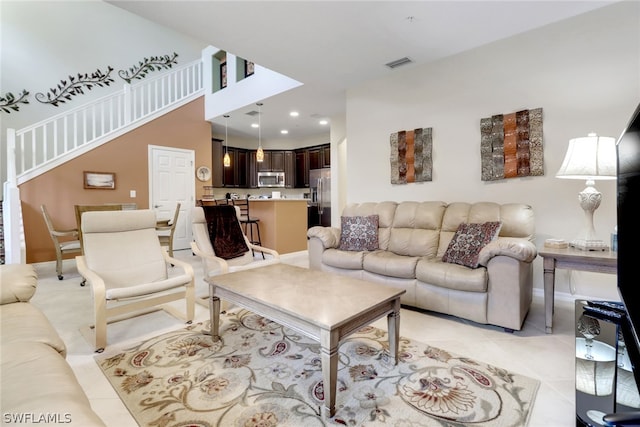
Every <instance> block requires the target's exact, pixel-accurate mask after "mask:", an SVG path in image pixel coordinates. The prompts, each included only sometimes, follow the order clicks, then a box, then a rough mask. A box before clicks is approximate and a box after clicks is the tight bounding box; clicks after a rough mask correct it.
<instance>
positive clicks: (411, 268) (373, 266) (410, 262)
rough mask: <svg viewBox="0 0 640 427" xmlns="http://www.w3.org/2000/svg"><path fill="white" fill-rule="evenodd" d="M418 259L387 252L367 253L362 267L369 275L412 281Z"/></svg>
mask: <svg viewBox="0 0 640 427" xmlns="http://www.w3.org/2000/svg"><path fill="white" fill-rule="evenodd" d="M419 259H420V258H418V257H411V256H404V255H396V254H394V253H393V252H388V251H376V252H372V253H368V254H366V255H365V257H364V262H363V267H364V270H365V271H368V272H370V273H376V274H381V275H383V276H390V277H397V278H400V279H414V278H415V277H416V264H417V263H418V260H419Z"/></svg>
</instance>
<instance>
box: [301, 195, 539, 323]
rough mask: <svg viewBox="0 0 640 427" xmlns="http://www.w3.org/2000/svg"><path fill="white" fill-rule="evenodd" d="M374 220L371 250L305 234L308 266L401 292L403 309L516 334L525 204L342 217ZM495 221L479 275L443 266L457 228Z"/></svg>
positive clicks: (525, 245) (529, 223)
mask: <svg viewBox="0 0 640 427" xmlns="http://www.w3.org/2000/svg"><path fill="white" fill-rule="evenodd" d="M369 215H377V216H378V222H379V224H378V249H376V250H372V251H353V250H350V251H346V250H340V249H339V247H340V237H341V230H340V229H339V228H335V227H333V228H332V227H318V226H316V227H312V228H310V229H309V230H308V231H307V237H308V238H309V240H308V249H309V266H310V268H314V269H319V270H323V271H328V272H334V273H338V274H345V275H349V276H352V277H357V278H361V279H364V280H368V281H371V282H377V283H382V284H385V285H389V286H393V287H396V288H401V289H405V290H406V293H405V294H404V295H403V297H402V299H401V302H402V304H403V305H406V306H411V307H417V308H421V309H426V310H431V311H436V312H440V313H446V314H451V315H454V316H458V317H461V318H465V319H469V320H472V321H474V322H477V323H483V324H491V325H497V326H501V327H503V328H505V329H507V330H520V329H521V328H522V324H523V322H524V319H525V317H526V315H527V312H528V310H529V307H530V305H531V297H532V287H533V284H532V275H533V272H532V262H533V260H534V259H535V257H536V256H537V250H536V247H535V245H534V243H533V238H534V231H535V230H534V228H535V224H534V215H533V210H532V209H531V207H530V206H528V205H525V204H502V205H500V204H497V203H490V202H483V203H474V204H470V203H450V204H447V203H444V202H440V201H434V202H399V203H397V202H380V203H361V204H351V205H348V206H347V207H346V208H345V209H344V211H343V213H342V216H343V217H345V216H346V217H353V216H361V217H364V216H369ZM488 221H500V222H501V228H500V232H499V237H497V239H495V240H493V241H491V242H489V243H488V244H487V245H486V246H484V247H483V249H482V250H481V251H480V253H479V257H478V267H477V268H470V267H466V266H463V265H459V264H455V263H450V262H443V261H442V257H443V255H444V253H445V252H446V250H447V247H448V246H449V242H450V241H451V239H452V238H453V236H454V234H455V233H456V230H457V229H458V226H459V225H460V224H461V223H485V222H488Z"/></svg>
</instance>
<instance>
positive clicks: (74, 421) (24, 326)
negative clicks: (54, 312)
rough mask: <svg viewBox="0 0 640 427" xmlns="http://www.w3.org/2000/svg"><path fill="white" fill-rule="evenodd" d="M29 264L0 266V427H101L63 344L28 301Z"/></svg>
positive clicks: (33, 281) (31, 286) (32, 283)
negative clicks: (70, 364) (14, 425)
mask: <svg viewBox="0 0 640 427" xmlns="http://www.w3.org/2000/svg"><path fill="white" fill-rule="evenodd" d="M36 285H37V275H36V272H35V271H34V269H33V267H32V266H31V265H28V264H8V265H0V290H1V296H0V322H1V325H2V333H1V334H0V346H1V350H0V351H1V355H0V357H1V360H0V375H1V384H0V410H1V412H2V422H1V423H2V425H11V424H16V425H21V426H23V425H38V426H42V425H74V426H104V425H105V424H104V423H103V422H102V420H101V419H100V418H99V417H98V416H97V415H96V414H95V413H94V412H93V410H92V409H91V405H90V404H89V400H88V399H87V396H86V395H85V394H84V391H83V390H82V387H80V384H79V383H78V381H77V380H76V377H75V375H74V373H73V370H72V369H71V367H70V366H69V364H68V363H67V362H66V360H65V356H66V348H65V345H64V342H63V341H62V339H61V338H60V336H59V335H58V333H57V332H56V331H55V329H53V326H51V324H50V323H49V321H48V320H47V318H46V317H45V316H44V314H43V313H42V312H41V311H40V310H38V309H37V308H36V307H34V306H33V305H32V304H31V303H30V302H29V300H30V299H31V297H32V296H33V294H34V293H35V290H36Z"/></svg>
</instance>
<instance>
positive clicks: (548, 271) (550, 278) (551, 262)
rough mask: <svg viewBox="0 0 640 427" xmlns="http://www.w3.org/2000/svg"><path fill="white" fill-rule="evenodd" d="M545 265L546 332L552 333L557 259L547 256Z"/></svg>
mask: <svg viewBox="0 0 640 427" xmlns="http://www.w3.org/2000/svg"><path fill="white" fill-rule="evenodd" d="M543 267H544V323H545V332H546V333H548V334H550V333H552V331H553V311H554V297H555V296H554V294H555V288H556V260H555V258H552V257H546V258H544V261H543Z"/></svg>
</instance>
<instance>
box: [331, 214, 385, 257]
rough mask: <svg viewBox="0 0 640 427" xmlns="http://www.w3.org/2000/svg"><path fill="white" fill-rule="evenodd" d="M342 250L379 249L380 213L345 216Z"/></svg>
mask: <svg viewBox="0 0 640 427" xmlns="http://www.w3.org/2000/svg"><path fill="white" fill-rule="evenodd" d="M340 220H341V225H342V227H341V233H340V247H339V249H340V250H343V251H375V250H376V249H378V215H367V216H343V217H341V218H340Z"/></svg>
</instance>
